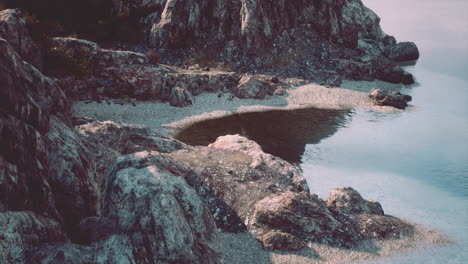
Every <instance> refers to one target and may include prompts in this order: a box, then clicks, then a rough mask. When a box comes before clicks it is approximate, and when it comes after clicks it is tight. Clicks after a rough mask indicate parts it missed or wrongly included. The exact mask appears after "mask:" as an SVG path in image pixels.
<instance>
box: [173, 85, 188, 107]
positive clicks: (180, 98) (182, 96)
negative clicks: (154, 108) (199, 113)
mask: <svg viewBox="0 0 468 264" xmlns="http://www.w3.org/2000/svg"><path fill="white" fill-rule="evenodd" d="M169 104H170V105H171V106H178V107H184V106H189V105H192V104H193V98H192V95H191V94H190V93H189V92H188V91H187V90H185V89H184V88H181V87H174V88H173V89H172V91H171V95H170V97H169Z"/></svg>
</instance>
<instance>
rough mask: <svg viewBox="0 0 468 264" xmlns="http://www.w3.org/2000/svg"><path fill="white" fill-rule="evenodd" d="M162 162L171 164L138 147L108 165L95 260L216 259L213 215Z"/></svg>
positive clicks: (181, 260)
mask: <svg viewBox="0 0 468 264" xmlns="http://www.w3.org/2000/svg"><path fill="white" fill-rule="evenodd" d="M168 162H169V163H168ZM165 167H168V168H170V169H175V168H174V167H173V165H172V162H171V161H170V160H168V159H167V158H164V157H161V156H160V154H158V153H157V152H138V153H134V154H130V155H126V156H122V157H119V158H118V159H117V160H116V161H115V163H114V164H113V166H112V167H111V168H109V174H108V176H107V177H106V182H107V183H106V190H105V193H104V199H103V203H102V209H101V212H102V216H101V219H100V223H101V225H102V226H101V228H100V231H99V232H100V233H101V234H102V236H101V237H107V238H106V239H105V240H104V241H103V242H102V243H100V244H99V246H98V247H97V255H98V259H99V260H100V261H98V262H100V263H101V262H117V261H122V260H124V259H125V260H127V261H128V262H130V263H131V262H134V263H140V262H147V261H149V262H155V263H158V262H164V263H219V262H220V261H221V259H220V254H219V245H218V233H217V229H216V225H215V224H214V221H213V217H212V215H211V214H210V212H209V210H208V209H206V208H205V206H204V205H203V203H202V201H201V200H200V198H199V197H198V195H197V193H196V192H195V191H194V190H193V189H192V188H191V187H190V186H189V185H188V184H187V183H186V181H185V180H184V178H183V177H180V176H176V175H174V174H172V173H171V172H170V171H169V170H166V169H165ZM125 248H133V250H132V252H129V254H127V253H124V252H126V250H125ZM119 249H120V250H119Z"/></svg>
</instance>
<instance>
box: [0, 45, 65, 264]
mask: <svg viewBox="0 0 468 264" xmlns="http://www.w3.org/2000/svg"><path fill="white" fill-rule="evenodd" d="M0 98H2V99H1V100H0V138H1V141H2V144H1V148H0V171H1V176H0V178H1V180H0V190H1V191H0V222H1V223H0V225H1V228H0V229H1V230H0V234H1V236H2V239H1V240H0V241H1V242H0V250H1V251H0V262H2V263H22V262H24V261H25V258H26V254H27V252H28V251H29V250H30V249H32V248H34V247H35V246H38V245H39V244H41V243H46V242H54V241H65V240H67V237H66V235H65V233H64V231H63V228H62V221H63V220H62V219H63V218H62V216H61V215H60V213H59V210H57V208H56V206H55V199H54V195H53V192H52V191H53V188H51V185H50V184H49V181H48V180H49V164H48V151H47V138H46V133H47V132H48V131H49V120H50V116H51V114H57V115H60V116H61V117H62V118H64V119H66V116H67V115H68V114H67V113H68V109H67V101H66V99H65V96H64V94H63V93H62V92H61V90H59V89H58V88H57V86H55V84H54V83H53V81H52V80H50V79H49V78H47V77H45V76H43V75H42V74H41V73H40V72H39V71H38V70H37V69H36V68H34V67H33V66H31V65H30V64H29V63H26V62H24V61H22V60H21V58H20V57H19V55H18V54H17V53H16V52H15V51H14V50H13V48H12V47H11V46H10V45H9V44H8V42H6V41H5V40H4V39H0ZM13 245H14V246H13Z"/></svg>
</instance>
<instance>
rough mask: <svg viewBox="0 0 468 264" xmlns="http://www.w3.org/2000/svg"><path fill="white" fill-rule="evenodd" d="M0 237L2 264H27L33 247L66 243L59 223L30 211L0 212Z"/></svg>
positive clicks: (0, 258) (0, 260)
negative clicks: (52, 243) (49, 243)
mask: <svg viewBox="0 0 468 264" xmlns="http://www.w3.org/2000/svg"><path fill="white" fill-rule="evenodd" d="M0 237H1V240H0V262H2V263H27V262H26V260H27V257H28V254H29V252H30V251H31V250H33V249H34V248H35V247H38V246H40V245H41V244H43V243H48V242H56V243H59V242H65V241H67V237H66V235H65V232H64V231H63V229H62V226H61V225H60V222H58V221H56V220H54V219H52V218H48V217H45V216H43V215H41V213H40V212H39V213H34V212H32V211H9V212H0Z"/></svg>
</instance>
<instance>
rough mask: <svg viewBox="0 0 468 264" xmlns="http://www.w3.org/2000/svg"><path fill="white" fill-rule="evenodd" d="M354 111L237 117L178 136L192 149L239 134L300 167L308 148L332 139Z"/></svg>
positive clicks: (197, 125) (278, 112)
mask: <svg viewBox="0 0 468 264" xmlns="http://www.w3.org/2000/svg"><path fill="white" fill-rule="evenodd" d="M350 114H351V111H348V110H329V109H317V108H307V109H299V110H272V111H265V112H255V113H245V114H234V115H230V116H227V117H222V118H219V119H211V120H206V121H202V122H199V123H195V124H193V125H191V126H189V127H187V128H185V129H183V130H182V131H180V132H179V133H177V134H176V135H175V138H176V139H178V140H180V141H182V142H184V143H187V144H190V145H208V144H209V143H212V142H214V141H215V140H216V138H217V137H219V136H223V135H227V134H239V135H241V136H244V137H247V138H249V139H250V140H253V141H255V142H257V143H258V144H260V145H261V146H262V148H263V151H265V152H267V153H270V154H272V155H274V156H278V157H280V158H282V159H284V160H287V161H289V162H291V163H296V164H297V163H300V162H301V157H302V154H303V153H304V151H305V146H306V145H307V144H317V143H319V142H320V141H321V140H322V139H324V138H327V137H329V136H331V135H333V134H334V133H335V132H336V131H338V129H339V128H340V127H343V126H344V125H345V124H346V123H347V122H348V120H349V118H350Z"/></svg>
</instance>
